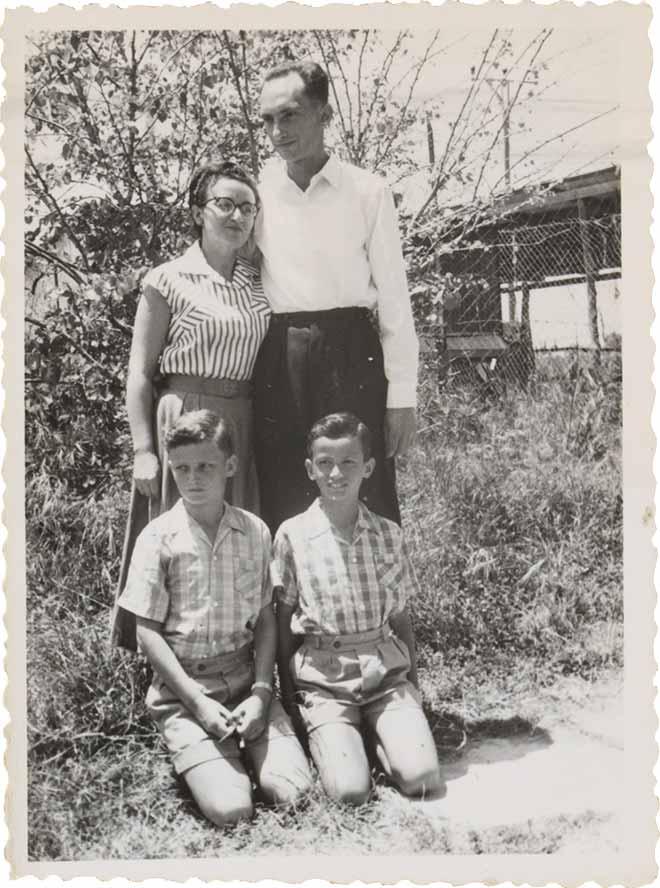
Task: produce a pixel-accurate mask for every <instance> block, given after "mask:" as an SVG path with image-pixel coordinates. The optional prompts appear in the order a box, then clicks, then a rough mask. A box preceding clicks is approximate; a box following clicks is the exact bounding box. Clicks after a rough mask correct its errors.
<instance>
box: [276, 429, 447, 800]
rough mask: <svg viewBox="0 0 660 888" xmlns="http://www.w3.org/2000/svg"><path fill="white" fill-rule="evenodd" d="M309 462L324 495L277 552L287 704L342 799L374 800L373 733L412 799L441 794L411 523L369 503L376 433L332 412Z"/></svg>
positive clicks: (391, 772)
mask: <svg viewBox="0 0 660 888" xmlns="http://www.w3.org/2000/svg"><path fill="white" fill-rule="evenodd" d="M305 466H306V469H307V473H308V475H309V477H310V479H311V480H312V481H315V482H316V484H317V485H318V488H319V493H320V497H319V498H318V499H317V500H316V501H315V502H314V503H313V504H312V505H311V506H310V507H309V508H308V509H307V510H306V511H305V512H303V513H302V514H301V515H297V516H296V517H294V518H290V519H289V520H288V521H285V522H284V523H283V524H282V525H281V527H280V528H279V530H278V532H277V534H276V537H275V546H274V560H273V568H272V571H273V582H274V585H275V587H276V595H277V600H278V606H277V613H278V637H279V648H278V665H279V675H280V687H281V692H282V701H283V703H284V705H285V707H286V708H287V709H288V710H289V712H290V713H291V714H292V715H295V714H296V706H295V704H296V702H298V703H299V704H300V713H301V715H302V720H303V722H304V725H305V728H306V730H307V733H308V737H309V746H310V751H311V754H312V758H313V759H314V762H315V763H316V766H317V768H318V770H319V773H320V776H321V780H322V782H323V785H324V787H325V790H326V792H327V793H328V795H329V796H330V797H331V798H333V799H335V800H338V801H343V802H348V803H352V804H356V805H359V804H362V803H363V802H364V801H366V799H367V797H368V795H369V791H370V786H371V781H370V773H369V765H368V761H367V755H366V752H365V748H364V743H363V739H362V734H361V728H362V727H365V726H366V727H368V728H369V729H370V730H371V731H372V732H373V734H374V735H375V738H376V741H377V745H376V752H377V754H378V757H379V759H380V762H381V764H382V766H383V768H384V770H385V772H386V774H387V775H388V776H389V778H390V779H391V780H392V782H393V783H394V784H395V785H396V786H397V787H398V788H399V789H400V790H401V792H403V793H404V794H406V795H410V796H420V795H426V794H430V793H434V792H436V791H437V790H438V789H439V788H440V786H441V778H440V773H439V766H438V758H437V753H436V749H435V744H434V742H433V736H432V734H431V731H430V728H429V725H428V722H427V720H426V717H425V716H424V713H423V711H422V707H421V703H420V694H419V689H418V686H417V671H416V665H415V645H414V639H413V633H412V626H411V622H410V616H409V614H408V607H407V602H408V599H409V598H410V596H411V595H413V594H414V593H415V591H416V589H417V583H416V579H415V576H414V573H413V569H412V566H411V564H410V562H409V560H408V556H407V553H406V549H405V544H404V541H403V536H402V533H401V528H400V527H399V526H398V525H396V524H394V522H392V521H389V520H388V519H386V518H382V517H381V516H379V515H376V514H374V513H373V512H370V511H369V509H368V508H367V507H366V506H365V505H364V503H362V502H360V500H359V498H358V495H359V491H360V485H361V483H362V480H363V479H364V478H368V477H369V475H370V474H371V472H372V471H373V469H374V459H373V457H372V456H371V449H370V436H369V430H368V429H367V427H366V426H365V425H364V423H362V422H360V421H359V420H358V419H357V417H355V416H353V415H352V414H350V413H334V414H331V415H329V416H326V417H324V418H323V419H321V420H319V421H318V422H317V423H316V424H315V425H314V426H313V427H312V429H311V431H310V433H309V436H308V459H307V460H306V462H305ZM301 640H302V644H300V646H299V647H298V644H299V643H300V641H301Z"/></svg>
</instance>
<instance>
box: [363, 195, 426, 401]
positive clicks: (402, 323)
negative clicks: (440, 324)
mask: <svg viewBox="0 0 660 888" xmlns="http://www.w3.org/2000/svg"><path fill="white" fill-rule="evenodd" d="M367 252H368V256H369V263H370V267H371V278H372V280H373V282H374V284H375V286H376V289H377V291H378V320H379V325H380V338H381V343H382V346H383V357H384V360H385V376H386V377H387V382H388V387H387V406H388V407H414V406H415V403H416V399H417V365H418V361H419V343H418V341H417V334H416V333H415V324H414V321H413V315H412V308H411V305H410V294H409V292H408V282H407V280H406V267H405V264H404V260H403V252H402V250H401V235H400V233H399V225H398V220H397V212H396V207H395V206H394V199H393V197H392V192H391V191H390V189H389V188H388V187H387V186H383V187H382V188H381V189H380V191H379V194H378V197H377V201H376V204H375V207H374V221H373V226H372V229H371V235H370V237H369V240H368V242H367Z"/></svg>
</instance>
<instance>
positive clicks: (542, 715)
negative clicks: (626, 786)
mask: <svg viewBox="0 0 660 888" xmlns="http://www.w3.org/2000/svg"><path fill="white" fill-rule="evenodd" d="M533 708H534V709H535V710H536V712H535V715H536V716H537V719H535V721H536V724H535V725H534V726H532V725H533V723H532V722H531V721H528V722H526V724H527V725H528V729H527V730H525V729H524V727H522V726H523V725H524V724H525V722H524V721H523V720H521V719H517V720H516V719H514V720H512V719H507V720H504V721H503V722H502V724H501V732H500V735H499V736H498V733H497V720H496V719H490V720H489V723H488V730H487V731H479V730H477V731H476V732H473V736H472V737H471V736H470V731H469V730H468V731H467V733H466V738H465V742H464V744H463V745H462V748H460V749H459V750H458V751H457V752H453V753H452V752H451V751H449V750H446V751H442V750H441V764H442V769H443V774H444V776H445V780H446V791H445V792H444V794H443V795H442V796H441V797H439V798H435V799H429V800H425V801H421V802H411V803H410V804H412V805H414V806H415V807H416V808H417V809H418V810H420V811H423V812H424V813H425V815H426V816H427V817H429V818H430V819H432V820H433V821H435V822H437V823H438V824H439V823H443V824H445V825H446V826H450V827H452V828H456V829H464V828H470V829H471V830H475V829H476V830H484V829H485V830H490V829H492V828H494V827H502V828H505V827H511V826H514V825H516V824H517V825H524V826H525V829H527V830H529V829H530V828H534V827H538V830H539V831H542V830H543V825H544V824H546V823H549V822H552V823H554V824H556V823H557V822H558V821H562V820H563V821H565V823H566V832H565V836H564V841H559V842H557V848H556V850H562V851H564V850H566V849H567V848H568V847H575V848H576V849H577V848H582V847H583V846H584V847H597V848H602V849H603V850H616V849H617V848H618V847H619V846H620V842H621V837H622V825H621V824H622V806H623V684H622V680H621V678H620V677H610V678H608V679H605V680H603V681H599V682H597V683H595V684H593V685H590V684H588V683H587V682H584V681H581V680H578V679H575V680H571V679H568V680H566V681H562V682H560V683H559V684H558V685H556V686H553V688H551V689H548V690H547V691H546V692H544V693H543V694H541V695H540V696H539V699H538V701H537V705H535V706H534V707H533ZM512 723H514V724H515V725H516V730H515V731H513V732H512V731H511V726H512ZM520 850H521V851H524V850H525V849H524V848H521V849H520Z"/></svg>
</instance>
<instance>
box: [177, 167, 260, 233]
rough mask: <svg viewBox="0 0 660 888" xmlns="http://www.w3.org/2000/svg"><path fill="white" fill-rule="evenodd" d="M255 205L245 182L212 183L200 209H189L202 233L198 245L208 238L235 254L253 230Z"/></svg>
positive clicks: (252, 194)
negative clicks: (200, 241)
mask: <svg viewBox="0 0 660 888" xmlns="http://www.w3.org/2000/svg"><path fill="white" fill-rule="evenodd" d="M256 208H257V201H256V197H255V195H254V192H253V191H252V189H251V188H250V186H249V185H246V184H245V182H238V181H237V180H236V179H226V178H222V179H216V181H215V182H214V183H213V184H212V185H209V186H208V187H207V190H206V198H205V199H204V203H203V205H202V206H197V205H196V206H193V208H192V213H193V219H194V220H195V222H196V223H197V225H199V226H200V227H201V229H202V242H204V241H205V240H208V239H209V238H212V239H213V240H214V241H216V242H218V241H219V242H220V243H222V244H224V245H226V246H227V247H229V248H231V249H233V250H239V249H240V248H241V247H242V246H243V244H244V243H245V242H246V241H247V239H248V237H249V236H250V232H251V231H252V228H253V226H254V217H255V212H256Z"/></svg>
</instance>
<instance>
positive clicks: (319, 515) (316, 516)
mask: <svg viewBox="0 0 660 888" xmlns="http://www.w3.org/2000/svg"><path fill="white" fill-rule="evenodd" d="M305 517H306V519H307V520H306V523H307V533H306V536H307V539H310V540H311V539H314V538H315V537H318V536H321V535H322V534H324V533H328V532H332V522H331V521H330V519H329V518H328V516H327V515H326V513H325V512H324V511H323V508H322V507H321V497H320V496H319V497H317V498H316V499H315V500H314V502H313V503H312V505H311V506H310V507H309V508H308V509H307V512H306V515H305ZM363 530H367V531H369V532H371V533H376V534H378V535H381V529H380V527H379V526H378V524H377V523H376V522H375V521H374V518H373V516H372V514H371V512H370V511H369V509H368V508H367V507H366V506H365V504H364V503H363V502H362V501H361V500H358V516H357V521H356V522H355V530H354V532H353V537H354V539H355V538H357V537H358V536H359V535H360V533H361V532H362V531H363Z"/></svg>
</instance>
